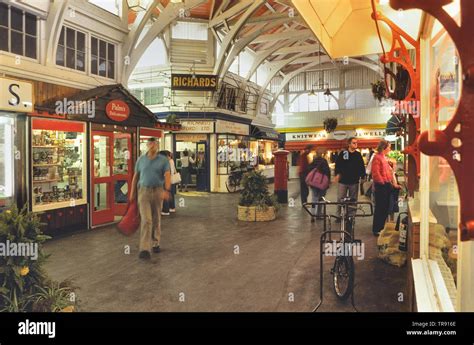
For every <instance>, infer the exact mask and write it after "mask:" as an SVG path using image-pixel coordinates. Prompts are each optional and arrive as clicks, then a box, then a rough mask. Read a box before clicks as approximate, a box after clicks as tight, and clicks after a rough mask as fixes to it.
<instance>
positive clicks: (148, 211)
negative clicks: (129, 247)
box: [130, 138, 171, 259]
mask: <svg viewBox="0 0 474 345" xmlns="http://www.w3.org/2000/svg"><path fill="white" fill-rule="evenodd" d="M147 147H148V151H147V153H146V154H144V155H143V156H141V157H140V158H138V160H137V162H136V164H135V174H134V175H133V180H132V189H131V191H130V200H131V201H133V200H135V199H136V198H137V191H138V208H139V210H140V218H141V222H140V254H139V258H140V259H150V257H151V251H152V250H153V252H154V253H159V252H160V237H161V208H162V206H163V200H168V198H169V197H170V190H171V175H170V164H169V162H168V159H166V157H164V156H162V155H159V154H158V143H157V141H156V139H155V138H150V139H148V142H147ZM163 187H164V188H163Z"/></svg>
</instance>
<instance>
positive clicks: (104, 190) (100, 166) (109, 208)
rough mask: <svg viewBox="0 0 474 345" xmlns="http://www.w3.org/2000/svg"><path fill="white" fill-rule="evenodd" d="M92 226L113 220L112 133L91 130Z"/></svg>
mask: <svg viewBox="0 0 474 345" xmlns="http://www.w3.org/2000/svg"><path fill="white" fill-rule="evenodd" d="M91 146H92V147H91V153H92V154H91V159H92V162H91V167H92V174H91V175H92V184H91V186H92V190H91V194H92V207H91V209H92V226H96V225H100V224H106V223H111V222H113V221H114V194H113V192H114V189H113V186H114V177H113V174H112V171H113V160H114V133H113V132H99V131H92V144H91Z"/></svg>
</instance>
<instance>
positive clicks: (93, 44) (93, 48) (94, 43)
mask: <svg viewBox="0 0 474 345" xmlns="http://www.w3.org/2000/svg"><path fill="white" fill-rule="evenodd" d="M91 53H92V55H98V54H97V38H95V37H92V39H91Z"/></svg>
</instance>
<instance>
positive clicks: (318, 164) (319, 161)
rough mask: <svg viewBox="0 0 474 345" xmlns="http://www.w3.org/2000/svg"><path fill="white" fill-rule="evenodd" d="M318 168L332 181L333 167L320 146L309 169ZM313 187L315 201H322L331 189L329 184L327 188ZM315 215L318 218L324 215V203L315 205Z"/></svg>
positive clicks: (312, 192) (313, 199)
mask: <svg viewBox="0 0 474 345" xmlns="http://www.w3.org/2000/svg"><path fill="white" fill-rule="evenodd" d="M314 169H316V171H318V172H319V173H321V174H322V175H325V176H327V178H328V181H331V169H330V168H329V164H328V161H327V160H326V159H325V158H324V156H323V150H322V149H321V148H318V149H317V150H316V157H315V158H314V159H313V162H312V163H311V164H310V165H309V171H312V170H314ZM310 188H311V196H312V197H311V199H312V202H313V203H316V202H318V201H321V199H322V197H323V196H325V195H326V192H327V190H328V189H329V185H328V186H327V188H325V189H321V188H317V187H312V186H310ZM312 213H313V216H316V219H321V218H322V217H323V214H322V205H318V207H317V209H316V207H313V212H312Z"/></svg>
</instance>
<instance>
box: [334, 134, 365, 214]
mask: <svg viewBox="0 0 474 345" xmlns="http://www.w3.org/2000/svg"><path fill="white" fill-rule="evenodd" d="M347 144H348V148H347V149H346V150H342V151H341V152H340V153H339V155H338V157H337V159H336V168H335V175H336V177H335V179H334V181H335V182H337V183H339V184H338V189H337V199H338V200H339V201H341V200H342V199H343V198H345V197H346V196H347V194H349V198H351V200H352V201H357V200H358V198H359V181H360V179H361V178H363V177H364V176H365V165H364V160H363V158H362V155H361V154H360V152H359V151H357V144H358V143H357V138H354V137H350V138H349V139H347ZM354 212H355V210H353V209H352V208H351V210H350V211H349V213H350V214H353V213H354ZM337 214H338V215H339V216H340V215H341V208H340V207H338V210H337Z"/></svg>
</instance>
